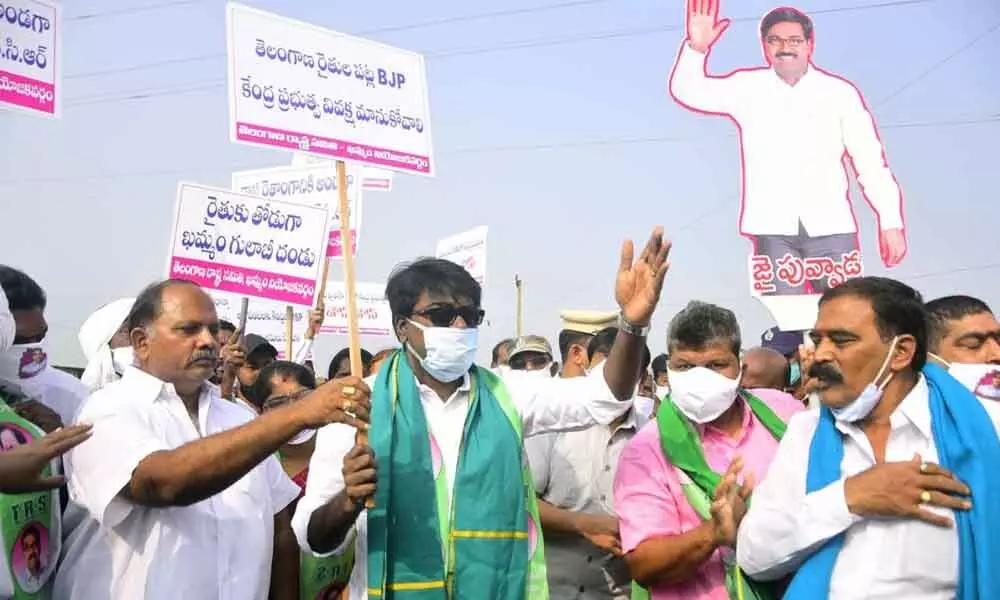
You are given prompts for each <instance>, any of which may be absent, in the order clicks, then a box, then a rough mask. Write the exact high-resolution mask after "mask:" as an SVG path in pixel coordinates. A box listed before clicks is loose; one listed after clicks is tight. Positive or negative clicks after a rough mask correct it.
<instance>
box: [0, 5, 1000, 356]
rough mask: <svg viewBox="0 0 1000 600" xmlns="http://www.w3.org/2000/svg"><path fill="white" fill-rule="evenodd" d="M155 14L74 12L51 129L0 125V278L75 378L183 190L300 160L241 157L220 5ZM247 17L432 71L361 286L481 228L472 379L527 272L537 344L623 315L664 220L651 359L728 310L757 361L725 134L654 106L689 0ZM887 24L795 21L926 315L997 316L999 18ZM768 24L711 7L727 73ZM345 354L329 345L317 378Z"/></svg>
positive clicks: (869, 19) (756, 321)
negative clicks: (883, 166)
mask: <svg viewBox="0 0 1000 600" xmlns="http://www.w3.org/2000/svg"><path fill="white" fill-rule="evenodd" d="M146 4H147V5H149V6H158V7H159V8H155V9H151V10H136V7H138V6H141V5H139V4H138V3H134V2H131V3H130V2H124V1H123V0H119V1H107V0H91V1H86V2H85V1H83V0H73V2H64V3H63V5H64V7H65V8H66V16H67V18H68V20H67V22H66V26H65V36H64V42H63V48H64V49H63V60H64V73H65V75H66V82H65V83H66V100H65V105H64V114H63V118H62V120H60V121H51V122H50V121H45V120H42V119H36V118H30V117H27V116H24V115H21V114H14V113H4V114H0V140H2V143H0V203H2V206H3V213H2V214H3V216H4V223H5V227H4V234H3V235H4V237H3V254H2V258H0V261H2V262H4V263H8V264H11V265H15V266H18V267H21V268H23V269H25V270H26V271H27V272H28V273H30V274H31V275H33V276H34V277H35V278H36V279H38V281H39V282H40V283H41V284H42V285H43V286H44V287H45V288H46V290H47V291H48V293H49V309H48V315H49V320H50V324H51V338H50V341H51V343H52V354H53V358H54V360H55V361H56V362H57V363H63V364H67V363H68V364H78V363H79V362H80V360H81V355H80V351H79V348H78V345H77V343H76V332H77V330H78V328H79V326H80V324H81V323H82V321H83V319H84V318H85V317H86V316H87V315H88V314H89V313H90V312H91V311H92V310H93V309H95V308H96V307H97V306H99V305H101V304H103V303H105V302H107V301H109V300H111V299H113V298H116V297H120V296H124V295H133V294H135V293H136V292H137V291H138V290H139V289H140V288H141V287H142V286H143V285H145V284H147V283H149V282H150V281H152V280H154V279H156V278H158V277H160V276H161V275H162V272H163V268H164V254H165V252H166V249H167V238H168V236H169V228H170V219H171V215H172V209H173V204H174V198H175V191H176V186H177V182H178V180H180V179H185V180H193V181H197V182H200V183H205V184H210V185H218V186H228V184H229V174H230V172H231V171H233V170H237V169H243V168H254V167H266V166H275V165H283V164H288V161H289V157H288V156H286V155H284V154H282V153H279V152H271V151H263V150H256V149H252V148H247V147H241V146H236V145H233V144H231V143H230V142H229V138H228V130H227V121H226V118H227V110H228V109H227V103H226V96H225V85H224V83H225V62H224V59H223V54H224V52H225V31H224V10H223V3H222V2H221V1H220V0H201V1H199V0H189V1H186V2H169V1H166V0H160V1H156V0H147V3H146ZM249 4H251V5H253V6H256V7H258V8H262V9H264V10H269V11H273V12H277V13H280V14H284V15H287V16H290V17H294V18H298V19H302V20H306V21H310V22H313V23H316V24H319V25H322V26H326V27H329V28H332V29H337V30H340V31H344V32H347V33H352V34H358V35H366V36H367V37H371V38H373V39H377V40H380V41H383V42H385V43H389V44H393V45H397V46H400V47H404V48H407V49H411V50H416V51H420V52H423V53H425V54H426V55H427V56H428V70H429V77H430V84H429V85H430V95H431V106H432V116H433V128H434V135H435V147H436V149H437V159H438V165H439V171H438V176H437V178H436V179H434V180H427V179H422V178H414V177H407V176H397V178H396V183H395V188H394V191H393V192H392V193H391V194H372V195H370V196H369V199H368V201H367V204H366V207H365V223H364V227H365V230H364V232H363V234H362V236H363V237H362V248H361V250H362V253H361V256H359V258H358V263H357V264H358V275H359V279H362V280H366V281H377V280H380V279H382V278H384V277H385V275H386V274H387V273H388V271H389V270H390V269H391V267H392V266H393V265H394V264H395V263H397V262H399V261H401V260H405V259H410V258H413V257H415V256H418V255H426V254H430V253H432V252H433V251H434V245H435V242H436V240H437V239H438V238H440V237H442V236H444V235H448V234H452V233H456V232H459V231H462V230H465V229H468V228H471V227H474V226H477V225H481V224H485V225H488V226H489V227H490V239H489V258H488V268H489V271H488V276H487V277H488V280H487V289H486V294H485V308H486V309H487V312H488V315H489V318H490V322H491V326H490V327H489V328H488V329H486V330H484V332H483V337H482V344H483V346H484V352H483V353H482V354H481V358H485V355H486V354H485V350H488V348H486V347H487V346H491V345H492V343H493V342H495V341H497V340H499V339H500V338H502V337H505V336H507V335H509V334H510V333H511V332H512V330H513V320H514V317H513V313H514V302H513V299H514V292H513V289H514V288H513V279H514V274H515V273H518V274H520V276H521V277H522V278H523V279H524V280H525V282H526V301H527V302H526V329H527V330H528V332H538V333H542V334H544V335H548V336H550V338H554V333H555V332H556V331H557V330H558V328H559V322H558V318H557V312H558V310H559V309H561V308H602V307H605V308H606V307H613V306H614V304H613V299H612V295H611V289H612V281H613V277H614V269H615V265H616V261H617V253H618V245H619V243H620V241H621V239H623V238H625V237H633V238H643V237H644V236H645V235H647V234H648V231H649V229H650V228H651V227H652V226H653V225H655V224H663V225H665V226H666V228H667V231H668V233H669V234H670V235H671V237H672V238H673V239H674V242H675V249H674V253H673V257H672V258H673V264H674V267H673V269H672V270H671V273H670V275H669V276H668V277H669V279H668V282H667V285H666V288H665V291H664V294H663V301H662V304H661V306H660V309H659V312H658V316H657V320H656V322H655V323H654V325H655V330H654V334H653V337H652V338H651V346H652V347H653V350H654V352H655V351H658V350H662V349H663V346H664V344H665V341H664V337H665V334H664V331H665V326H666V323H667V321H668V319H669V317H670V316H671V315H672V314H673V313H674V312H676V310H677V309H678V308H679V307H681V306H682V305H683V304H684V303H686V302H687V301H688V300H691V299H701V300H706V301H712V302H716V303H720V304H724V305H726V306H728V307H731V308H733V309H734V310H735V311H736V312H737V313H738V315H739V316H740V317H741V320H742V323H743V325H744V336H745V337H746V338H747V339H749V340H751V341H755V340H756V338H757V337H758V336H759V334H760V332H761V331H762V330H763V329H765V328H766V327H768V326H770V325H771V321H770V318H769V316H768V314H767V313H766V311H764V309H763V308H762V307H761V306H760V305H759V304H758V303H757V302H756V301H755V300H753V299H751V298H750V297H749V295H748V294H747V292H746V290H747V283H746V277H747V276H746V268H745V264H746V262H745V261H746V254H747V245H746V242H745V241H744V240H743V239H742V238H740V237H739V236H738V235H737V234H736V219H737V212H738V182H739V180H738V172H737V170H738V162H737V158H738V157H737V147H736V141H735V138H734V137H732V134H733V127H732V126H731V125H730V124H729V123H728V122H726V121H724V120H722V119H713V118H705V117H699V116H696V115H694V114H692V113H690V112H687V111H685V110H683V109H682V108H680V107H678V106H676V105H675V104H674V103H673V102H672V101H671V100H670V99H669V98H668V96H667V94H666V92H665V87H666V78H667V75H668V73H669V69H670V66H671V62H672V60H673V58H674V55H675V52H676V49H677V46H678V44H679V43H680V40H681V37H682V35H683V34H682V24H683V10H684V2H683V0H655V1H654V0H577V1H567V0H563V1H561V2H560V1H558V0H518V1H517V2H516V3H503V2H499V1H497V0H466V1H464V2H457V1H455V0H444V1H440V2H431V3H427V2H412V1H404V0H384V1H382V2H378V3H372V2H338V3H330V2H317V1H315V0H312V1H308V2H307V1H305V0H258V1H255V2H249ZM875 4H876V3H875V2H871V1H869V2H868V3H863V2H860V1H857V0H851V2H837V1H835V0H826V1H822V0H807V1H803V2H801V3H799V4H797V5H796V6H798V7H799V8H801V9H803V10H805V11H806V12H808V13H810V14H812V15H813V18H814V21H815V24H816V31H817V51H816V57H815V58H816V62H817V64H819V65H821V66H823V67H825V68H826V69H828V70H832V71H834V72H836V73H839V74H841V75H843V76H845V77H847V78H848V79H851V80H853V81H854V82H855V83H856V84H857V86H858V87H859V88H860V89H861V90H862V92H863V93H864V94H865V96H866V98H867V99H868V101H869V103H870V104H872V105H874V106H875V107H876V117H877V119H878V121H879V124H880V126H881V127H882V129H883V132H882V133H883V136H882V137H883V140H884V142H885V145H886V148H887V151H888V157H889V161H890V165H891V166H892V168H893V170H894V172H895V174H896V177H897V179H898V180H899V181H900V183H901V185H902V187H903V191H904V198H905V210H906V217H907V224H908V228H909V237H910V246H911V251H910V255H909V257H908V258H907V260H906V261H905V262H904V264H903V265H902V266H901V267H900V268H898V269H896V270H895V271H894V272H893V276H896V277H899V278H901V279H904V280H906V281H910V282H912V283H913V284H914V285H916V286H917V287H919V288H920V289H921V290H922V291H923V292H924V293H925V295H927V296H928V297H934V296H938V295H942V294H946V293H954V292H958V291H961V292H965V293H970V294H974V295H979V296H981V297H983V298H984V299H986V300H987V301H992V302H993V303H994V304H996V303H1000V294H998V291H1000V285H998V284H997V279H998V274H1000V252H998V250H1000V241H998V240H1000V237H998V235H997V223H1000V203H998V202H997V201H996V200H997V189H1000V168H998V166H997V165H998V162H997V157H998V156H1000V123H998V122H997V120H996V119H997V116H998V115H1000V66H998V65H997V63H996V57H997V56H1000V31H998V29H997V25H998V24H1000V3H998V2H997V1H996V0H926V1H920V0H916V1H913V2H910V3H908V4H904V5H899V3H888V4H894V5H890V6H878V7H874V8H872V5H875ZM878 4H887V3H886V2H884V1H883V2H880V3H878ZM773 6H774V4H772V3H771V2H762V1H759V0H742V1H740V2H736V1H734V0H729V1H726V0H723V6H722V10H723V12H724V14H725V15H726V16H730V17H734V18H738V19H740V20H738V21H737V22H736V23H734V25H733V26H732V27H731V28H730V29H729V30H728V31H727V32H726V33H725V34H724V37H723V39H722V40H721V41H720V42H719V44H718V45H717V46H716V49H715V51H714V53H713V56H712V62H711V68H712V70H713V71H715V72H725V71H729V70H731V69H734V68H738V67H741V66H747V65H751V64H758V63H759V62H760V60H761V57H760V50H759V42H758V39H757V32H756V25H757V21H758V19H759V18H760V16H761V15H762V14H764V13H765V12H766V11H767V10H769V9H770V8H772V7H773ZM865 6H867V7H868V8H860V7H865ZM852 7H855V8H852ZM521 9H523V10H521ZM830 9H836V10H832V11H831V10H830ZM518 11H520V12H518ZM475 15H480V16H482V18H465V17H470V16H475ZM991 28H992V32H991V33H988V34H987V35H985V36H984V35H983V34H984V33H986V32H988V31H991ZM976 38H980V39H979V40H978V41H977V42H976V43H975V44H973V45H971V46H969V47H967V48H965V49H964V50H962V51H961V52H959V53H958V54H955V53H956V51H958V50H960V49H962V48H963V47H966V46H967V45H968V44H969V42H971V41H973V40H974V39H976ZM949 57H951V58H950V59H949V60H947V61H946V62H944V63H943V64H941V62H942V61H943V60H945V59H948V58H949ZM187 59H194V60H187ZM149 65H154V66H151V67H149V68H146V67H147V66H149ZM101 72H106V73H105V74H100V73H101ZM889 96H892V97H891V98H890V99H889V100H888V101H887V102H886V101H884V100H885V99H886V98H887V97H889ZM991 117H992V118H993V121H992V122H975V123H966V124H955V123H956V122H963V121H983V120H984V119H989V118H991ZM894 125H897V126H894ZM898 125H904V126H898ZM855 204H856V207H857V212H858V215H859V219H860V223H861V227H862V228H863V230H862V243H863V248H864V250H865V251H866V252H868V253H869V257H870V258H869V260H866V261H865V266H866V269H867V272H868V273H871V274H879V273H882V272H883V269H882V267H881V263H880V262H879V261H878V259H877V257H876V256H875V254H877V252H876V251H875V236H874V221H873V219H872V215H871V212H870V210H869V209H868V208H867V205H865V204H864V203H863V201H860V200H857V201H856V202H855ZM554 341H555V340H554V339H553V342H554ZM341 343H343V340H340V339H336V338H334V339H331V340H324V341H323V342H322V344H321V346H320V350H321V352H320V354H321V356H320V358H322V357H323V356H329V353H330V352H331V351H332V350H335V349H336V348H337V347H338V346H339V345H340V344H341ZM371 345H372V346H378V345H380V344H378V343H375V344H371Z"/></svg>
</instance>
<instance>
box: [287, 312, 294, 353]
mask: <svg viewBox="0 0 1000 600" xmlns="http://www.w3.org/2000/svg"><path fill="white" fill-rule="evenodd" d="M294 325H295V309H294V308H292V305H291V304H289V305H286V306H285V360H295V359H294V358H293V357H292V353H293V352H294V351H295V350H293V344H292V334H293V331H294Z"/></svg>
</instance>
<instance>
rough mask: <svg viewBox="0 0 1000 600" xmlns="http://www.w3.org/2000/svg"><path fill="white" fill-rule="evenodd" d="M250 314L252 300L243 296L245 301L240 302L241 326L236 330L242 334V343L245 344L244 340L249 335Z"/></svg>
mask: <svg viewBox="0 0 1000 600" xmlns="http://www.w3.org/2000/svg"><path fill="white" fill-rule="evenodd" d="M249 312H250V298H248V297H246V296H243V300H241V301H240V324H239V326H238V327H237V328H236V331H238V332H239V333H240V339H239V341H240V343H241V344H242V343H243V338H245V337H246V335H247V313H249Z"/></svg>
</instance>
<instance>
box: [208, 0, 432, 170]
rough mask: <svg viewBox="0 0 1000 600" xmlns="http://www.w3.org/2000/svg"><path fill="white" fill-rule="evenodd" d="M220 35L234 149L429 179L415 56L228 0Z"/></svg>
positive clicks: (420, 65)
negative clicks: (289, 153) (305, 156)
mask: <svg viewBox="0 0 1000 600" xmlns="http://www.w3.org/2000/svg"><path fill="white" fill-rule="evenodd" d="M226 33H227V43H228V60H227V65H228V75H229V104H230V111H229V128H230V136H231V138H232V140H233V141H234V142H238V143H246V144H252V145H255V146H265V147H269V148H281V149H285V150H299V151H302V152H309V153H311V154H315V155H317V156H324V157H327V158H336V159H341V160H349V161H352V162H358V163H363V164H366V165H370V166H375V167H383V168H386V169H393V170H396V171H402V172H406V173H417V174H421V175H431V174H433V161H432V154H433V152H432V148H431V124H430V111H429V104H428V100H427V74H426V68H425V66H424V59H423V57H422V56H421V55H419V54H416V53H414V52H409V51H406V50H400V49H397V48H392V47H390V46H386V45H383V44H379V43H376V42H372V41H369V40H365V39H361V38H356V37H352V36H349V35H345V34H342V33H337V32H335V31H331V30H329V29H324V28H322V27H318V26H316V25H311V24H309V23H304V22H302V21H296V20H293V19H288V18H285V17H281V16H279V15H275V14H272V13H268V12H264V11H260V10H257V9H253V8H250V7H247V6H243V5H241V4H237V3H232V2H231V3H229V4H228V5H227V8H226Z"/></svg>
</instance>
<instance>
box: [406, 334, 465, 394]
mask: <svg viewBox="0 0 1000 600" xmlns="http://www.w3.org/2000/svg"><path fill="white" fill-rule="evenodd" d="M410 324H411V325H413V326H414V327H416V328H417V329H419V330H420V331H422V332H424V350H425V351H426V353H427V356H425V357H423V358H421V357H420V355H419V354H417V352H416V351H415V350H414V349H413V346H411V345H410V344H406V349H407V350H408V351H409V352H410V354H412V355H413V356H414V358H416V359H417V360H418V361H420V366H421V367H423V368H424V370H425V371H427V374H428V375H430V376H431V377H433V378H434V379H437V380H438V381H440V382H442V383H450V382H452V381H456V380H458V379H461V378H462V377H463V376H465V374H466V373H468V372H469V369H470V368H472V363H473V362H475V360H476V349H477V348H478V345H479V330H478V329H474V328H471V327H470V328H465V329H459V328H458V327H427V326H425V325H421V324H420V323H416V322H414V321H410Z"/></svg>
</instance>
